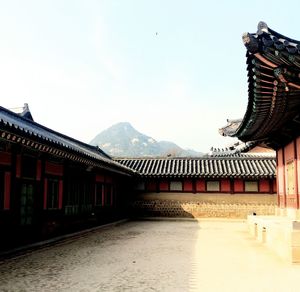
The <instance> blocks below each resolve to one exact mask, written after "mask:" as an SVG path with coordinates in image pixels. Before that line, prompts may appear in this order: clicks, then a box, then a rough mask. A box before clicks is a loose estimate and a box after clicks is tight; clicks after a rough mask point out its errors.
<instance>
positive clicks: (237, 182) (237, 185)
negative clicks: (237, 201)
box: [233, 179, 244, 193]
mask: <svg viewBox="0 0 300 292" xmlns="http://www.w3.org/2000/svg"><path fill="white" fill-rule="evenodd" d="M233 184H234V192H235V193H243V192H244V181H243V180H242V179H234V183H233Z"/></svg>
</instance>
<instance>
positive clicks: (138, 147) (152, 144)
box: [90, 122, 203, 157]
mask: <svg viewBox="0 0 300 292" xmlns="http://www.w3.org/2000/svg"><path fill="white" fill-rule="evenodd" d="M90 144H91V145H94V146H98V147H99V148H101V149H102V150H103V151H104V152H106V153H107V154H109V155H111V156H114V157H149V156H154V157H158V156H171V157H186V156H202V155H203V154H202V153H201V152H197V151H194V150H185V149H182V148H181V147H179V146H178V145H176V144H175V143H173V142H168V141H160V142H158V141H156V140H155V139H153V138H152V137H150V136H147V135H144V134H142V133H140V132H138V131H137V130H136V129H134V128H133V127H132V125H131V124H130V123H127V122H125V123H118V124H115V125H113V126H111V127H110V128H108V129H106V130H104V131H102V132H101V133H99V134H98V135H97V136H96V137H95V138H94V139H93V140H92V141H91V142H90Z"/></svg>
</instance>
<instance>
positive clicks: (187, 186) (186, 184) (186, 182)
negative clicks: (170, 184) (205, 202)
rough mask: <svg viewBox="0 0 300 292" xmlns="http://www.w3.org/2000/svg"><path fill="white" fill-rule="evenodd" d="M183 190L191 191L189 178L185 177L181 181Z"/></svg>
mask: <svg viewBox="0 0 300 292" xmlns="http://www.w3.org/2000/svg"><path fill="white" fill-rule="evenodd" d="M183 191H184V192H192V191H193V181H192V180H191V179H185V180H184V181H183Z"/></svg>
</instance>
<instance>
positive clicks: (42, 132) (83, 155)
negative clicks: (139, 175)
mask: <svg viewBox="0 0 300 292" xmlns="http://www.w3.org/2000/svg"><path fill="white" fill-rule="evenodd" d="M0 138H2V139H6V140H9V141H11V142H14V143H19V144H23V145H25V146H27V147H32V148H34V149H38V150H41V151H44V152H49V153H51V154H54V155H57V156H60V157H65V158H69V159H71V160H72V159H74V160H76V161H81V162H84V161H85V162H87V161H88V160H89V161H93V162H94V163H95V164H96V165H98V166H100V165H101V166H102V167H103V168H107V167H109V168H111V169H112V170H119V171H121V172H122V171H123V172H127V173H128V172H130V173H132V171H131V170H129V169H127V168H126V167H124V166H122V165H120V164H118V163H117V162H115V161H113V160H112V159H111V158H110V157H109V156H108V155H107V154H106V153H104V152H103V151H102V150H101V149H99V148H98V147H95V146H91V145H89V144H85V143H83V142H80V141H78V140H75V139H73V138H71V137H68V136H66V135H63V134H61V133H58V132H56V131H53V130H51V129H49V128H47V127H45V126H42V125H40V124H38V123H36V122H34V121H32V120H30V119H27V118H25V117H22V116H20V115H18V114H16V113H14V112H12V111H10V110H7V109H5V108H3V107H0ZM47 146H49V147H47Z"/></svg>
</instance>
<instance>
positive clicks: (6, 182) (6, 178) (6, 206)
mask: <svg viewBox="0 0 300 292" xmlns="http://www.w3.org/2000/svg"><path fill="white" fill-rule="evenodd" d="M10 184H11V173H10V172H5V174H4V204H3V208H4V210H9V209H10Z"/></svg>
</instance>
